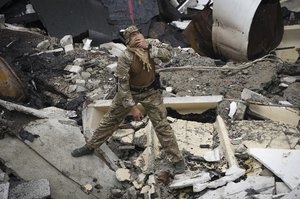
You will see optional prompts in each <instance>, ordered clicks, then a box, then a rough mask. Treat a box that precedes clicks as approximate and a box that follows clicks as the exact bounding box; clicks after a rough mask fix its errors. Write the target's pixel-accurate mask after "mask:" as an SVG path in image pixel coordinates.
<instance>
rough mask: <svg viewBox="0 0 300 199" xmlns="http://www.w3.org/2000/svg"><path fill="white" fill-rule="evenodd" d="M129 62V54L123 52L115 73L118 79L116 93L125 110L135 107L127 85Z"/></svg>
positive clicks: (130, 60)
mask: <svg viewBox="0 0 300 199" xmlns="http://www.w3.org/2000/svg"><path fill="white" fill-rule="evenodd" d="M131 62H132V56H131V54H130V53H129V52H128V51H125V52H124V53H123V54H122V55H121V56H120V57H119V59H118V65H117V71H116V75H117V77H118V93H119V95H120V96H121V98H122V104H123V106H124V107H125V108H127V107H133V106H134V105H135V102H134V100H133V98H132V95H131V92H130V85H129V70H130V65H131Z"/></svg>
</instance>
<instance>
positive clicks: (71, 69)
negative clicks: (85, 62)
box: [64, 65, 82, 73]
mask: <svg viewBox="0 0 300 199" xmlns="http://www.w3.org/2000/svg"><path fill="white" fill-rule="evenodd" d="M64 70H66V71H69V72H71V73H79V72H80V71H81V70H82V68H81V67H80V66H79V65H67V66H66V67H65V68H64Z"/></svg>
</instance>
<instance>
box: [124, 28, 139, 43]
mask: <svg viewBox="0 0 300 199" xmlns="http://www.w3.org/2000/svg"><path fill="white" fill-rule="evenodd" d="M137 31H140V30H139V29H138V28H137V27H136V26H134V25H132V26H129V27H128V28H126V29H125V31H124V32H123V37H124V39H125V42H126V44H128V43H129V39H130V34H131V33H133V32H137Z"/></svg>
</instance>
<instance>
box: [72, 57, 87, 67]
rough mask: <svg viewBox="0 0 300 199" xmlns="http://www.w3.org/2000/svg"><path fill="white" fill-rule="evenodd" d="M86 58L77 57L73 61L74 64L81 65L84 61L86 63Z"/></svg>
mask: <svg viewBox="0 0 300 199" xmlns="http://www.w3.org/2000/svg"><path fill="white" fill-rule="evenodd" d="M85 61H86V60H85V59H84V58H76V59H75V60H74V61H73V64H74V65H78V66H80V65H82V64H83V63H85Z"/></svg>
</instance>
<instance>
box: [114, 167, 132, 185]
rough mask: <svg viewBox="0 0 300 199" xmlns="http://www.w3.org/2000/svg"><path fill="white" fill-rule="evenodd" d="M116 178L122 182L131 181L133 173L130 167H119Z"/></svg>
mask: <svg viewBox="0 0 300 199" xmlns="http://www.w3.org/2000/svg"><path fill="white" fill-rule="evenodd" d="M116 178H117V179H118V180H119V181H120V182H123V181H130V178H131V174H130V171H129V170H128V169H123V168H121V169H118V170H117V171H116Z"/></svg>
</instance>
